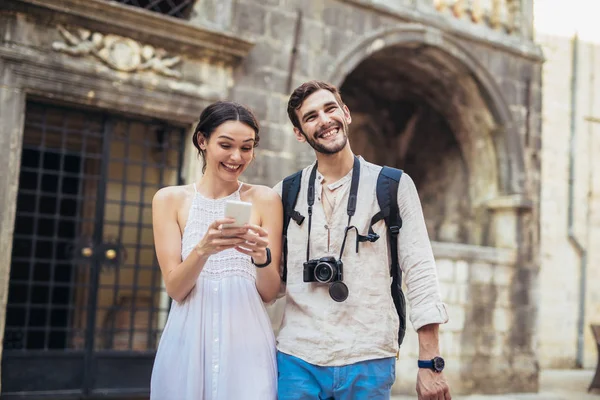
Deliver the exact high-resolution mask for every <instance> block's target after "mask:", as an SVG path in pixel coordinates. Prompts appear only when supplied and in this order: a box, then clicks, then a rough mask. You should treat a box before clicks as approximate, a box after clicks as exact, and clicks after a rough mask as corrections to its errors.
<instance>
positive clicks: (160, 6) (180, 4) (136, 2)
mask: <svg viewBox="0 0 600 400" xmlns="http://www.w3.org/2000/svg"><path fill="white" fill-rule="evenodd" d="M109 1H115V2H117V3H121V4H125V5H128V6H133V7H140V8H143V9H145V10H149V11H154V12H157V13H161V14H165V15H168V16H171V17H175V18H188V17H189V14H190V11H191V10H192V6H193V4H194V0H109Z"/></svg>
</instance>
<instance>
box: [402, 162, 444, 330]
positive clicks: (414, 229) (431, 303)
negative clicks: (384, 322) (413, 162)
mask: <svg viewBox="0 0 600 400" xmlns="http://www.w3.org/2000/svg"><path fill="white" fill-rule="evenodd" d="M398 208H399V211H400V217H401V218H402V228H401V229H400V233H399V235H398V263H399V265H400V268H401V269H402V271H403V272H404V279H405V282H406V287H407V292H406V298H407V300H408V304H409V305H410V321H411V323H412V325H413V328H414V329H415V330H418V329H420V328H421V327H422V326H425V325H429V324H444V323H446V322H448V313H447V311H446V306H445V304H444V303H443V302H442V299H441V295H440V289H439V283H438V277H437V268H436V265H435V259H434V257H433V251H432V249H431V242H430V241H429V236H428V235H427V228H426V226H425V219H424V218H423V209H422V208H421V201H420V200H419V195H418V193H417V188H416V187H415V184H414V182H413V180H412V179H411V177H410V176H409V175H407V174H406V173H404V174H403V175H402V178H401V179H400V184H399V185H398Z"/></svg>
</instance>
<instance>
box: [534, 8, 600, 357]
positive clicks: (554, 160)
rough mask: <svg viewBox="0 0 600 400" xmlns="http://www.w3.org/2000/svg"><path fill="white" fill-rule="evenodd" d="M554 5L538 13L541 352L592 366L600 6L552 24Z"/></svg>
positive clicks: (599, 191) (598, 213)
mask: <svg viewBox="0 0 600 400" xmlns="http://www.w3.org/2000/svg"><path fill="white" fill-rule="evenodd" d="M553 6H556V4H552V2H548V1H546V2H540V3H539V5H537V6H536V12H535V15H536V21H537V22H536V27H535V30H536V42H537V43H539V44H540V46H541V47H542V49H543V52H544V59H545V61H544V69H543V77H542V81H543V90H542V91H543V94H544V96H543V99H544V101H543V109H542V110H543V111H542V116H543V123H542V126H543V129H542V141H543V143H544V146H543V149H542V178H541V194H540V196H541V197H540V198H541V200H540V215H541V221H540V223H541V229H540V231H541V235H540V265H541V270H540V275H539V288H540V293H539V295H538V298H539V305H540V306H539V313H538V315H539V323H538V355H539V362H540V365H541V366H542V367H543V368H573V367H579V368H581V367H584V368H594V367H595V365H596V362H597V354H596V343H595V341H594V339H593V336H592V333H591V329H590V325H591V324H600V291H599V290H598V287H599V285H600V248H599V247H598V245H597V244H598V243H600V159H599V158H598V156H597V155H598V154H600V125H599V123H600V31H599V30H598V22H597V19H596V18H595V16H596V15H598V13H600V4H593V5H592V4H590V3H587V2H583V1H579V2H573V3H571V5H570V7H569V9H568V10H565V12H564V13H563V15H562V16H561V23H560V24H556V23H555V22H553V21H552V15H554V14H553V13H554V11H555V9H554V8H553ZM576 33H577V36H576V35H575V34H576ZM594 244H596V245H594Z"/></svg>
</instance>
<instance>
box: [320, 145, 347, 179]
mask: <svg viewBox="0 0 600 400" xmlns="http://www.w3.org/2000/svg"><path fill="white" fill-rule="evenodd" d="M317 162H318V163H319V165H318V171H319V172H320V173H321V175H323V177H324V178H325V181H327V182H329V183H333V182H337V181H338V180H340V179H342V178H343V177H344V176H346V175H348V173H349V172H350V170H352V167H353V166H354V154H353V153H352V149H351V148H350V145H349V144H347V145H346V147H344V149H343V150H342V151H339V152H337V153H335V154H322V153H317Z"/></svg>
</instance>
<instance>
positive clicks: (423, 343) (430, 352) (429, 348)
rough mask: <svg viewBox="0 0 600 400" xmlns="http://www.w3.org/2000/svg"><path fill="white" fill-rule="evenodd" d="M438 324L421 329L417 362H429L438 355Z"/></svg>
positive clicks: (419, 331)
mask: <svg viewBox="0 0 600 400" xmlns="http://www.w3.org/2000/svg"><path fill="white" fill-rule="evenodd" d="M439 327H440V325H439V324H429V325H425V326H423V327H421V328H420V329H419V330H418V331H417V333H418V334H419V360H431V359H432V358H433V357H437V356H439V355H440V343H439V335H438V332H439Z"/></svg>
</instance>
